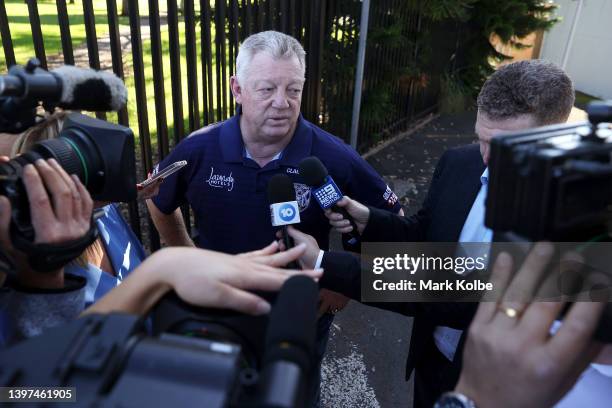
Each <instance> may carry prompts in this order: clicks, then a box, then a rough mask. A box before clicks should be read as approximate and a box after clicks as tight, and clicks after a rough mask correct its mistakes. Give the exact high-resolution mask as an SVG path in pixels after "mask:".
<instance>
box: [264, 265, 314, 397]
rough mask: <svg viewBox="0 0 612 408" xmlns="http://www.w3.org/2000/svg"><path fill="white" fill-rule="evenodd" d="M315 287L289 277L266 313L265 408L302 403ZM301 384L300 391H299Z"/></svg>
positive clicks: (311, 338)
mask: <svg viewBox="0 0 612 408" xmlns="http://www.w3.org/2000/svg"><path fill="white" fill-rule="evenodd" d="M318 299H319V289H318V286H317V284H316V283H315V282H314V281H313V280H312V279H311V278H308V277H306V276H300V275H298V276H293V277H291V278H289V279H288V280H287V282H285V284H284V285H283V287H282V288H281V290H280V292H279V294H278V297H277V299H276V303H275V304H274V307H273V308H272V311H271V313H270V323H269V324H268V330H267V333H266V351H265V354H264V369H263V373H262V374H263V378H264V381H263V384H266V386H265V389H264V390H263V391H264V393H263V394H264V395H263V402H264V406H266V407H295V406H298V405H299V404H300V403H303V402H304V398H303V396H304V392H305V389H304V388H305V386H307V384H306V383H307V381H305V379H307V378H309V377H308V374H309V372H310V370H311V369H312V367H311V366H312V361H313V359H314V351H315V350H314V346H315V335H316V311H317V301H318ZM300 384H302V388H300Z"/></svg>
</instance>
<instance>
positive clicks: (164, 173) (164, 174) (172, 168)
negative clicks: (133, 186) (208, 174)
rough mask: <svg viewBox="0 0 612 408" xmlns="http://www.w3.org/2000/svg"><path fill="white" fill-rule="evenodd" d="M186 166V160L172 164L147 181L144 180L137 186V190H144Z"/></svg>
mask: <svg viewBox="0 0 612 408" xmlns="http://www.w3.org/2000/svg"><path fill="white" fill-rule="evenodd" d="M186 165H187V160H181V161H177V162H174V163H172V164H171V165H169V166H168V167H166V168H165V169H163V170H162V171H160V172H159V173H157V174H156V175H154V176H153V177H149V178H148V179H146V180H145V181H143V182H142V183H140V184H139V185H138V188H139V189H143V188H145V187H147V186H149V185H151V184H153V183H155V182H156V181H157V180H158V179H160V178H166V177H168V176H169V175H171V174H173V173H176V172H177V171H179V170H180V169H182V168H183V167H185V166H186Z"/></svg>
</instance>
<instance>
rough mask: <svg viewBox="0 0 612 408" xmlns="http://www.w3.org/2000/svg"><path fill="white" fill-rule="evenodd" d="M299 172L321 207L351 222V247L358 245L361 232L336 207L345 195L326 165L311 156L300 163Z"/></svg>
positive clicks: (339, 208)
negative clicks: (337, 213)
mask: <svg viewBox="0 0 612 408" xmlns="http://www.w3.org/2000/svg"><path fill="white" fill-rule="evenodd" d="M299 170H300V176H301V177H302V179H303V181H304V183H306V185H307V186H310V187H311V188H312V192H311V196H312V197H314V198H315V200H316V201H317V203H318V204H319V206H320V207H321V208H322V209H324V210H326V209H328V208H331V209H333V210H334V211H335V212H339V213H340V214H342V216H343V217H344V218H346V219H347V220H349V222H350V223H351V226H352V227H353V231H351V232H349V233H348V234H347V235H348V236H349V241H348V242H349V244H351V245H354V244H356V243H357V242H358V241H359V238H360V237H359V230H358V229H357V225H355V221H353V217H351V216H350V215H349V213H348V212H347V211H346V210H345V209H344V208H342V207H339V206H337V205H336V203H337V202H338V201H340V200H341V199H342V197H343V195H342V192H341V191H340V189H339V188H338V186H337V185H336V183H334V180H333V179H332V178H331V176H330V175H329V172H328V171H327V168H326V167H325V165H324V164H323V163H322V162H321V160H319V158H318V157H315V156H310V157H307V158H305V159H304V160H302V161H301V162H300V166H299Z"/></svg>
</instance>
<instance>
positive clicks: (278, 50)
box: [236, 31, 306, 82]
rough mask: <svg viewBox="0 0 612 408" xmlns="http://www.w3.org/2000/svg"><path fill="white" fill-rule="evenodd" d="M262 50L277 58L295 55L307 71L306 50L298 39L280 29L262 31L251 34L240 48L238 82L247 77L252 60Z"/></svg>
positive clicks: (237, 65) (237, 60) (237, 62)
mask: <svg viewBox="0 0 612 408" xmlns="http://www.w3.org/2000/svg"><path fill="white" fill-rule="evenodd" d="M260 52H267V53H268V54H270V55H271V56H272V57H273V58H275V59H281V58H282V59H284V58H292V57H294V56H295V57H297V59H298V61H299V62H300V65H301V67H302V71H303V72H304V73H305V72H306V51H304V47H302V44H300V42H299V41H298V40H296V39H295V38H293V37H291V36H289V35H287V34H283V33H279V32H278V31H262V32H260V33H257V34H253V35H251V36H249V37H248V38H247V39H246V40H244V42H243V43H242V44H241V45H240V48H239V49H238V56H237V57H236V78H238V82H241V81H242V80H244V79H245V78H246V76H247V71H248V67H249V64H250V62H251V60H252V59H253V57H254V56H255V55H256V54H258V53H260Z"/></svg>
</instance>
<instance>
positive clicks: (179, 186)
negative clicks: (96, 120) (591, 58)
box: [149, 31, 401, 357]
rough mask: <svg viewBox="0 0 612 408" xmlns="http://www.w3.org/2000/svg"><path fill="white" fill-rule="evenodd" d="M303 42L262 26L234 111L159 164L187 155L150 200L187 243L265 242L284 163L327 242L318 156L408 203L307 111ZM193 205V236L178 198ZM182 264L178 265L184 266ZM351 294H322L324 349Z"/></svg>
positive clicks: (155, 213) (338, 176) (159, 222)
mask: <svg viewBox="0 0 612 408" xmlns="http://www.w3.org/2000/svg"><path fill="white" fill-rule="evenodd" d="M305 56H306V52H305V51H304V49H303V48H302V45H301V44H300V43H299V42H298V41H297V40H296V39H295V38H292V37H290V36H288V35H286V34H283V33H279V32H275V31H265V32H261V33H257V34H254V35H252V36H250V37H248V38H247V39H246V40H245V41H244V42H243V43H242V45H241V46H240V49H239V52H238V57H237V59H236V76H234V77H232V78H231V82H230V83H231V89H232V93H233V95H234V98H235V100H236V102H237V104H238V105H239V108H238V111H237V113H236V115H235V116H233V117H232V118H230V119H228V120H226V121H223V122H220V123H216V124H213V125H210V126H207V127H205V128H203V129H200V130H198V131H196V132H194V133H193V134H191V135H190V136H189V137H188V138H186V139H185V140H183V141H182V142H181V143H179V144H178V145H177V146H176V148H175V149H174V150H173V151H172V152H171V153H170V155H169V156H168V157H167V158H166V159H165V160H164V161H162V163H160V165H159V170H161V169H163V168H165V167H166V166H168V165H169V164H171V163H173V162H176V161H179V160H186V161H187V163H188V164H187V166H186V167H185V168H184V169H182V170H181V171H179V172H177V173H175V174H173V175H171V176H170V177H168V178H167V179H166V180H165V181H164V183H163V184H162V185H161V188H160V191H159V194H158V195H157V197H155V198H154V199H153V200H152V201H151V202H149V210H150V212H151V216H152V218H153V221H154V222H155V225H156V227H157V229H158V230H159V232H160V235H161V237H162V239H163V240H164V241H165V242H166V243H167V244H168V245H184V246H185V245H186V246H193V245H197V246H199V247H203V248H207V249H213V250H217V251H222V252H228V253H240V252H246V251H251V250H254V249H258V248H262V247H264V246H266V245H267V244H269V243H270V242H271V241H273V240H274V239H275V231H274V229H273V227H272V225H271V220H270V212H269V207H268V202H267V198H266V190H267V184H268V181H269V180H270V179H271V177H272V176H273V175H275V174H278V173H284V174H287V175H288V176H289V177H290V178H291V179H292V181H293V183H294V187H295V190H296V196H297V197H298V199H297V201H298V204H299V207H300V219H301V223H300V224H299V225H298V228H299V229H300V230H302V231H304V232H306V233H308V234H310V235H312V236H314V237H315V238H316V240H317V242H318V243H319V245H320V246H321V247H322V248H327V247H328V245H329V230H330V226H329V224H328V222H327V218H325V215H324V213H323V211H322V210H321V208H320V207H319V206H318V205H317V203H316V202H313V201H314V200H311V199H310V189H309V187H307V186H306V185H304V184H303V182H302V180H301V179H300V175H299V169H298V165H299V163H300V162H301V161H302V160H303V159H304V158H306V157H309V156H316V157H318V158H319V159H320V160H321V161H322V162H323V164H324V165H325V166H326V167H327V169H328V171H329V174H330V175H331V176H332V177H333V179H334V181H335V182H336V184H337V185H338V187H339V188H340V189H341V191H343V192H344V193H346V194H350V195H351V197H356V198H357V199H358V200H360V201H363V202H366V203H368V205H371V206H374V207H377V208H380V209H386V210H389V211H392V212H395V213H398V212H401V207H400V204H399V203H398V199H397V196H396V195H395V194H394V193H393V192H392V191H391V189H390V188H389V187H388V186H387V185H386V183H385V182H384V181H383V179H382V178H381V177H380V175H378V174H377V173H376V171H375V170H374V169H373V168H372V167H371V166H370V165H369V164H368V163H367V162H366V161H365V160H363V159H362V158H361V157H360V156H359V154H357V152H356V151H355V150H354V149H352V148H351V147H350V146H348V145H346V144H345V143H344V142H343V141H342V140H341V139H339V138H337V137H335V136H333V135H331V134H329V133H327V132H325V131H324V130H322V129H320V128H319V127H317V126H315V125H314V124H312V123H310V122H308V121H307V120H305V119H304V118H303V117H302V115H301V114H300V104H301V101H302V90H303V87H304V82H305V73H306V61H305ZM185 203H188V204H189V205H190V206H191V208H192V209H193V212H194V215H195V222H196V226H197V230H198V240H197V244H194V242H193V241H192V240H191V238H190V236H189V234H188V232H187V229H186V228H185V225H184V223H183V220H182V217H181V213H180V210H179V206H181V205H182V204H185ZM177 273H180V271H177ZM346 302H347V298H344V297H343V296H341V295H338V294H334V293H333V292H326V293H325V294H324V295H323V296H322V297H321V302H320V307H319V311H320V314H321V315H323V316H322V318H321V319H320V320H319V339H320V341H319V346H320V347H319V351H320V357H322V354H323V352H324V350H325V340H326V338H327V333H328V330H329V326H330V325H331V320H332V318H331V315H332V314H334V313H336V312H337V311H339V310H340V309H342V307H344V305H345V304H346Z"/></svg>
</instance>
